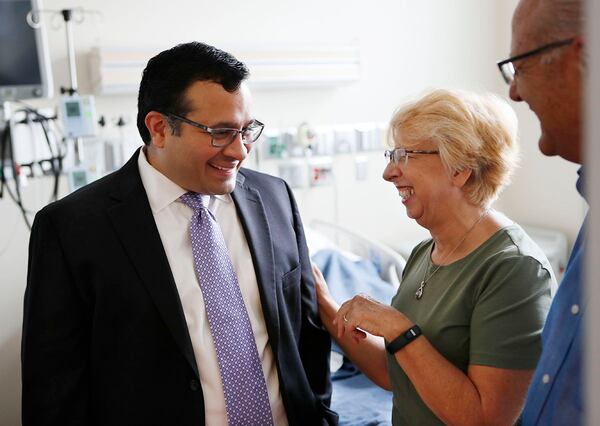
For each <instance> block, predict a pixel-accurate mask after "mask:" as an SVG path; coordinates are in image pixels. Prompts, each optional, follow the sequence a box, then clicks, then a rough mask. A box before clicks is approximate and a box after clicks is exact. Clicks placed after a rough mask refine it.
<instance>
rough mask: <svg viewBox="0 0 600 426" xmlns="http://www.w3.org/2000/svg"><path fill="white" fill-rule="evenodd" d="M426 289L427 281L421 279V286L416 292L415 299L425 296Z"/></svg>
mask: <svg viewBox="0 0 600 426" xmlns="http://www.w3.org/2000/svg"><path fill="white" fill-rule="evenodd" d="M424 289H425V281H421V285H419V288H418V289H417V291H416V293H415V299H417V300H421V297H423V290H424Z"/></svg>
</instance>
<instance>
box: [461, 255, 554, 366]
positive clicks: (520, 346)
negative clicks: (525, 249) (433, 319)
mask: <svg viewBox="0 0 600 426" xmlns="http://www.w3.org/2000/svg"><path fill="white" fill-rule="evenodd" d="M552 283H553V278H552V276H551V274H550V272H549V271H548V270H547V269H545V268H544V267H543V266H542V265H541V264H540V262H539V261H538V260H536V259H535V258H533V257H531V256H514V257H509V258H505V259H503V260H502V261H500V262H499V263H498V264H497V265H494V266H492V267H491V268H489V269H488V270H487V272H486V274H485V276H484V279H483V280H482V286H481V288H480V290H479V292H477V293H476V294H475V298H476V300H475V307H474V310H473V315H472V317H471V342H470V350H469V352H470V358H469V359H470V361H469V362H470V364H477V365H485V366H491V367H498V368H509V369H533V368H535V366H536V364H537V360H538V359H539V356H540V354H541V350H542V348H541V335H542V328H543V326H544V321H545V320H546V315H547V314H548V310H549V309H550V304H551V302H552V293H551V288H552Z"/></svg>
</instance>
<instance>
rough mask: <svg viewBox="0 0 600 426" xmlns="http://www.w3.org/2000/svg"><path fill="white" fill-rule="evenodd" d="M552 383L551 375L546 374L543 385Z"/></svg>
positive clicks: (543, 377)
mask: <svg viewBox="0 0 600 426" xmlns="http://www.w3.org/2000/svg"><path fill="white" fill-rule="evenodd" d="M549 381H550V375H549V374H544V375H543V376H542V383H544V384H547V383H548V382H549Z"/></svg>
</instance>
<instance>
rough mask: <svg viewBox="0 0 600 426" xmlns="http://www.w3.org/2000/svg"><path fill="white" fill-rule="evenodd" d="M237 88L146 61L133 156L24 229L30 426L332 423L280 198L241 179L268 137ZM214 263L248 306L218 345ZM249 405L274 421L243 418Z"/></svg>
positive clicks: (205, 70) (196, 52)
mask: <svg viewBox="0 0 600 426" xmlns="http://www.w3.org/2000/svg"><path fill="white" fill-rule="evenodd" d="M247 75H248V71H247V69H246V67H245V65H244V64H243V63H241V62H239V61H237V60H236V59H235V58H234V57H233V56H231V55H229V54H228V53H225V52H223V51H220V50H218V49H215V48H214V47H211V46H207V45H205V44H201V43H188V44H183V45H178V46H176V47H174V48H172V49H169V50H167V51H164V52H162V53H160V54H159V55H157V56H155V57H154V58H152V59H151V60H150V61H149V62H148V65H147V67H146V69H145V70H144V74H143V77H142V82H141V85H140V92H139V98H138V129H139V130H140V134H141V136H142V139H143V141H144V143H145V146H144V147H143V148H142V149H141V150H138V151H137V152H136V153H135V154H134V156H133V157H132V158H131V159H130V160H129V161H128V163H127V164H125V166H123V168H121V169H120V170H119V171H117V172H115V173H113V174H111V175H109V176H107V177H105V178H103V179H101V180H99V181H97V182H95V183H93V184H91V185H88V186H86V187H84V188H82V189H81V190H79V191H77V192H76V193H74V194H72V195H70V196H68V197H66V198H64V199H62V200H60V201H58V202H56V203H53V204H51V205H49V206H47V207H46V208H44V209H43V210H41V211H40V212H39V213H38V214H37V216H36V219H35V222H34V225H33V229H32V234H31V241H30V253H29V273H28V279H27V290H26V293H25V313H24V325H23V345H22V367H23V371H22V373H23V374H22V375H23V424H24V425H25V426H28V425H34V424H57V425H88V424H98V425H202V424H211V425H224V424H270V422H271V421H272V423H273V424H276V425H279V424H310V425H316V424H319V425H320V424H336V423H337V416H336V415H335V413H333V412H331V411H330V410H329V408H328V405H329V401H330V394H331V386H330V381H329V365H328V357H329V348H330V341H329V337H328V335H327V333H326V332H325V331H324V330H323V329H322V328H321V326H320V322H319V318H318V314H317V306H316V299H315V292H314V288H313V282H312V278H311V269H310V262H309V258H308V252H307V248H306V243H305V238H304V233H303V230H302V224H301V221H300V216H299V213H298V209H297V207H296V204H295V201H294V198H293V196H292V193H291V191H290V189H289V187H288V186H287V184H286V183H285V182H284V181H282V180H280V179H277V178H274V177H271V176H267V175H264V174H261V173H258V172H255V171H251V170H246V169H240V166H241V164H242V162H243V161H244V159H245V158H246V156H247V155H248V152H249V151H250V149H251V148H252V144H253V143H254V142H255V141H256V140H257V139H258V137H259V136H260V133H261V131H262V127H263V125H262V123H260V122H259V121H257V120H255V119H253V117H252V116H251V114H250V94H249V92H248V89H247V87H246V85H245V84H244V79H245V78H246V77H247ZM186 197H197V198H194V200H196V199H197V200H201V201H199V202H200V204H201V205H202V206H205V207H206V206H207V207H208V210H209V212H206V211H205V210H201V209H200V210H198V211H200V213H198V212H197V211H196V210H195V209H194V208H193V206H191V204H189V203H188V202H186V201H185V200H186ZM201 215H204V216H201ZM199 217H200V218H204V219H198V218H199ZM210 218H213V219H212V222H210V223H211V225H210V226H212V227H213V228H211V229H220V231H221V232H220V233H219V232H218V231H217V233H218V234H220V235H222V237H221V236H220V237H219V238H220V241H221V242H224V243H225V246H226V250H225V253H228V255H229V256H227V254H225V255H221V258H223V259H224V258H227V262H221V259H218V261H217V262H213V263H211V265H210V266H209V267H207V266H206V265H202V264H201V261H199V260H198V256H200V255H201V254H202V252H206V251H208V252H209V253H208V255H209V256H210V255H213V256H214V254H215V253H214V250H213V249H212V248H210V247H212V245H210V244H212V241H208V240H209V239H207V238H206V237H202V238H198V234H196V233H195V232H196V231H195V230H196V229H197V228H195V226H196V224H197V223H200V222H197V221H199V220H208V219H210ZM195 221H196V222H195ZM215 224H216V225H215ZM198 226H199V225H198ZM202 226H204V225H202ZM214 226H216V228H214ZM215 238H216V237H215ZM209 245H210V247H209ZM221 247H223V246H221ZM199 253H200V254H199ZM229 259H230V260H231V262H229ZM217 264H218V265H219V266H218V267H215V265H217ZM225 264H227V265H229V266H228V267H229V268H230V270H232V271H233V273H232V274H231V275H233V278H232V280H233V281H231V282H233V283H235V286H234V290H235V292H237V293H236V294H237V295H238V297H239V296H240V295H241V299H239V300H242V299H243V302H240V303H238V304H239V305H241V306H242V308H241V311H240V312H237V311H236V312H235V313H234V314H231V312H228V314H231V316H229V317H227V320H226V321H225V323H226V324H225V327H229V330H230V332H228V333H225V334H227V336H223V333H222V327H221V325H222V324H221V325H219V324H218V323H217V319H215V318H216V317H215V316H214V314H213V313H211V312H214V311H215V310H216V311H219V309H223V307H222V305H225V309H226V310H234V308H232V307H231V306H234V305H235V303H234V302H231V303H230V302H229V300H230V299H229V297H230V296H229V295H225V296H221V295H220V293H219V292H220V291H221V287H224V285H221V284H220V283H218V285H214V283H212V284H211V283H209V281H210V279H209V278H206V276H205V275H203V270H206V269H210V270H211V271H212V272H214V270H215V269H217V271H216V272H217V275H218V273H221V272H222V271H220V270H221V269H226V268H225V266H222V265H225ZM231 268H232V269H231ZM212 272H211V273H212ZM227 279H229V278H227ZM228 282H229V281H228ZM211 285H212V287H211ZM232 291H233V290H232ZM214 292H216V293H217V296H216V297H213V296H214V294H213V293H214ZM223 298H227V300H228V302H227V303H225V304H223V303H222V300H223ZM236 303H237V302H236ZM215 304H216V305H219V306H221V307H217V308H215V307H214V306H215ZM236 306H237V305H236ZM211 315H212V316H211ZM217 317H218V315H217ZM234 317H235V318H234ZM239 318H241V319H239ZM236 321H242V322H243V321H245V322H244V324H245V325H244V327H246V328H247V329H248V330H250V331H249V333H250V335H251V336H252V337H251V338H250V341H251V342H252V343H251V345H250V347H251V350H248V349H247V348H248V346H245V347H246V349H244V350H243V351H241V350H240V348H238V347H237V346H238V345H237V344H236V343H237V339H238V338H239V339H240V340H241V339H242V337H238V336H240V335H241V332H239V330H238V329H242V328H243V327H242V326H239V327H238V325H237V324H238V322H236ZM231 327H234V330H233V332H234V334H235V337H234V338H231V334H232V333H231ZM219 339H225V340H219ZM223 341H225V342H229V343H222V342H223ZM215 342H221V343H218V344H215ZM240 347H241V345H240ZM236 350H237V352H236ZM223 351H225V352H226V353H227V356H228V357H229V358H228V359H229V362H230V363H229V364H226V361H224V358H223ZM248 353H250V358H252V359H256V360H257V365H258V367H257V368H258V370H260V373H262V374H260V373H259V376H260V377H258V378H257V380H256V383H257V384H256V385H255V384H254V378H253V379H252V380H253V382H252V383H253V384H252V386H245V385H244V383H241V385H242V386H241V387H237V385H236V386H234V388H235V389H233V391H234V393H236V395H235V397H233V396H231V389H230V385H229V384H228V383H230V382H229V381H230V378H228V377H229V376H230V373H231V371H229V369H230V368H231V369H234V370H235V369H236V368H237V370H235V371H236V373H235V374H234V375H237V376H240V375H245V374H247V371H249V370H251V367H250V365H242V366H241V367H240V366H239V364H240V363H243V362H245V361H240V360H242V359H243V360H246V359H249V358H248ZM224 365H227V368H224ZM228 375H229V376H228ZM236 379H237V380H238V381H239V377H237V378H235V377H234V378H233V380H236ZM244 381H247V379H243V380H242V382H244ZM240 389H242V390H241V391H240ZM265 391H266V392H265ZM244 392H245V393H244ZM258 394H261V395H263V396H264V398H263V402H264V405H265V407H263V408H265V410H266V411H264V412H266V413H267V414H266V416H267V418H269V421H265V422H263V421H262V420H256V417H254V412H255V411H256V412H258V411H259V408H258V405H259V404H258V403H257V404H255V403H254V402H252V401H254V399H253V398H255V397H256V395H258ZM236 398H237V399H236ZM261 410H262V408H261Z"/></svg>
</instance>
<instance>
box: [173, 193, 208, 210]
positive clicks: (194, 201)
mask: <svg viewBox="0 0 600 426" xmlns="http://www.w3.org/2000/svg"><path fill="white" fill-rule="evenodd" d="M179 199H180V200H181V201H182V202H183V204H185V205H186V206H188V207H189V208H191V209H192V210H194V211H198V210H200V209H203V208H205V209H206V208H208V199H209V196H208V195H202V194H198V193H197V192H186V193H185V194H183V195H182V196H181V197H179Z"/></svg>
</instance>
